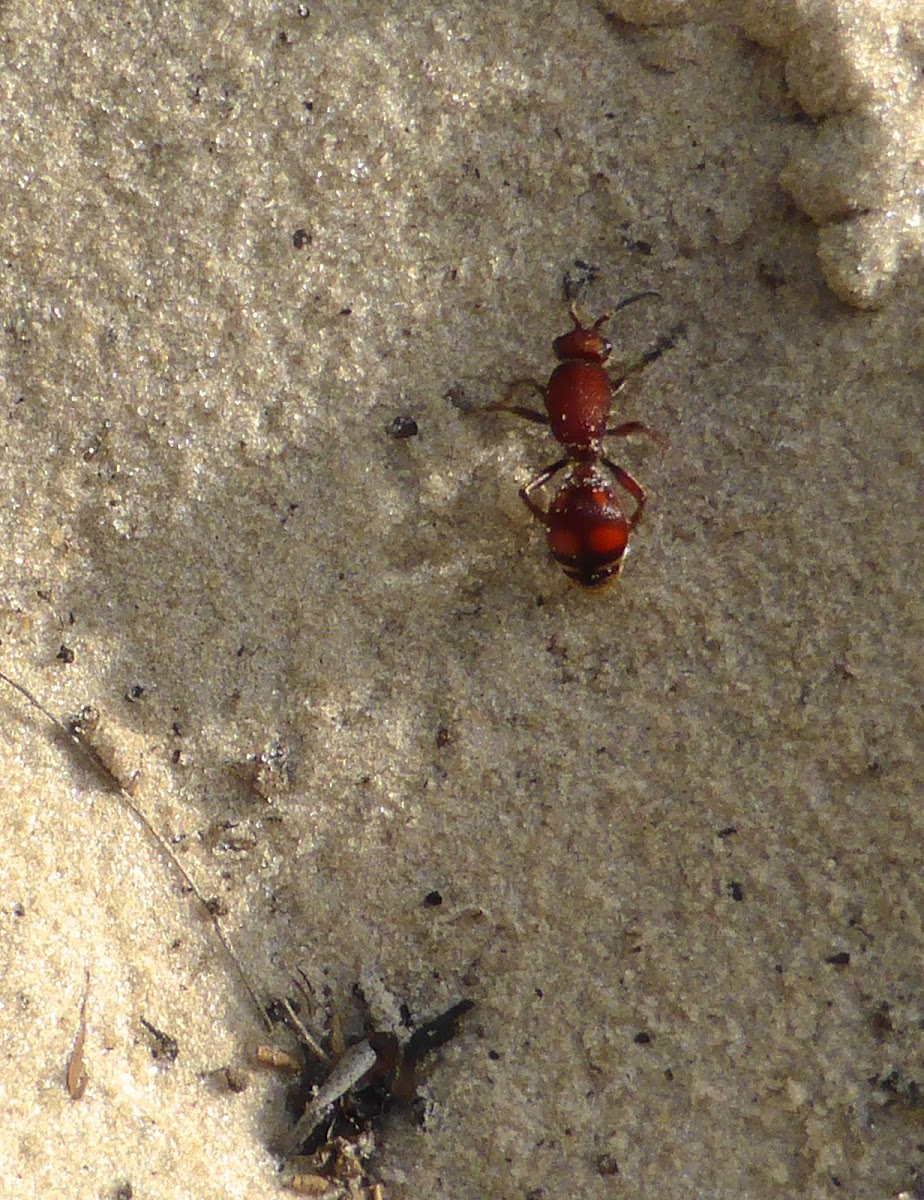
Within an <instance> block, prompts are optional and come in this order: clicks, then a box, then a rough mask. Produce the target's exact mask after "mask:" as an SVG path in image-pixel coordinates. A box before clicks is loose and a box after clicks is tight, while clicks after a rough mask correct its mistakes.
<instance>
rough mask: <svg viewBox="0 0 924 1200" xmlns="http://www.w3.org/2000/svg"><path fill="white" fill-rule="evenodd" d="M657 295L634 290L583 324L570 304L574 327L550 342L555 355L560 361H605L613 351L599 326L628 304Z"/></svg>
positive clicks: (610, 343)
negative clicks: (591, 323)
mask: <svg viewBox="0 0 924 1200" xmlns="http://www.w3.org/2000/svg"><path fill="white" fill-rule="evenodd" d="M658 295H660V293H659V292H650V291H649V292H635V293H634V295H632V296H627V297H626V298H625V300H620V302H619V303H618V304H617V305H616V307H615V308H611V309H610V311H609V312H605V313H604V314H603V316H602V317H597V319H596V321H594V323H593V325H585V324H584V322H583V321H582V320H581V318H580V317H579V316H578V315H577V312H576V311H575V309H574V305H573V304H572V306H571V320H572V321H573V322H574V328H573V329H572V330H571V331H570V332H569V333H563V334H562V336H561V337H560V338H556V339H555V341H554V342H553V343H552V347H553V349H554V351H555V357H556V358H557V359H558V360H559V361H560V362H565V361H567V360H568V359H577V360H578V361H579V362H590V363H600V364H603V363H605V362H606V360H607V359H608V358H609V356H610V355H611V354H612V353H613V343H612V342H611V341H610V340H609V338H605V337H604V336H603V334H602V333H601V332H600V326H601V325H603V324H605V323H606V322H607V321H608V320H609V319H610V317H612V316H614V315H615V314H616V313H618V312H619V311H620V309H623V308H627V307H628V306H629V305H630V304H634V303H635V302H636V300H644V299H645V297H646V296H658Z"/></svg>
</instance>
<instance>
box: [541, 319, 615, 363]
mask: <svg viewBox="0 0 924 1200" xmlns="http://www.w3.org/2000/svg"><path fill="white" fill-rule="evenodd" d="M571 315H572V317H573V318H574V328H573V329H572V330H571V331H570V332H568V333H563V334H562V335H561V337H559V338H556V339H555V341H554V342H553V343H552V348H553V349H554V351H555V357H556V358H557V359H558V360H559V361H560V362H566V361H568V360H569V359H577V360H578V361H579V362H590V363H605V362H606V360H607V359H608V358H609V356H610V355H611V354H612V353H613V343H612V342H611V341H610V340H609V338H605V337H604V336H603V334H602V333H601V332H600V328H599V327H600V325H601V324H602V322H603V321H605V320H606V319H607V317H608V316H609V313H607V314H606V316H605V317H601V318H600V320H599V321H597V322H595V323H594V324H593V325H591V326H590V327H589V328H588V327H587V326H586V325H582V324H581V319H580V317H579V316H578V315H577V313H575V312H572V314H571Z"/></svg>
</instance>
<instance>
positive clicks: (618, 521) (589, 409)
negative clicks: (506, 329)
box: [486, 292, 664, 587]
mask: <svg viewBox="0 0 924 1200" xmlns="http://www.w3.org/2000/svg"><path fill="white" fill-rule="evenodd" d="M657 294H658V293H657V292H639V293H638V294H637V295H634V296H630V297H628V299H626V300H623V301H622V302H621V303H620V304H618V305H617V306H616V307H615V308H614V309H612V310H611V311H610V312H608V313H605V314H604V315H603V316H602V317H600V318H598V319H597V320H596V321H595V322H594V323H593V325H590V326H588V325H584V323H583V322H582V321H581V319H580V317H579V316H578V315H577V313H576V312H575V311H574V308H573V307H572V309H571V317H572V320H573V321H574V328H573V329H572V330H570V331H569V332H568V333H565V334H563V335H562V336H561V337H559V338H556V339H555V342H554V344H553V345H554V350H555V357H556V358H557V359H558V360H559V364H558V366H557V367H556V368H555V370H554V371H553V372H552V375H551V378H550V379H549V382H548V385H547V386H545V387H543V385H542V384H541V383H539V382H538V381H537V380H535V379H517V380H514V382H513V383H511V385H510V387H509V388H508V390H507V395H506V397H505V399H504V402H503V403H501V404H489V405H487V406H486V407H487V410H488V411H491V412H512V413H515V414H516V415H517V416H519V417H524V418H525V419H526V420H528V421H535V422H537V423H539V424H542V425H548V426H549V427H550V429H551V431H552V436H553V437H554V438H555V439H556V441H558V442H560V443H561V445H562V446H563V447H564V449H565V456H564V457H563V458H560V459H559V460H558V462H554V463H552V465H551V466H550V467H546V468H545V470H543V471H540V472H539V474H538V475H536V476H534V478H532V479H531V480H530V481H529V483H527V484H526V485H525V487H522V488H520V496H521V497H522V499H523V502H524V503H525V504H526V507H527V508H528V509H529V511H530V512H531V513H532V514H533V516H534V517H535V518H536V519H537V520H538V521H540V522H541V523H542V524H543V525H544V526H545V528H546V531H547V536H548V542H549V549H550V550H551V552H552V555H553V557H554V558H555V559H556V561H557V562H558V563H559V564H560V566H561V567H562V570H563V571H564V572H565V574H566V575H567V576H568V577H569V578H570V579H573V580H575V582H577V583H580V584H583V585H584V586H585V587H596V586H597V585H599V584H601V583H605V582H606V581H607V580H608V579H610V578H612V577H613V576H614V575H617V574H618V573H619V570H620V568H621V567H622V563H623V559H624V557H625V553H626V550H627V549H628V545H629V534H630V533H631V532H632V530H633V529H634V528H635V527H636V525H637V524H638V523H639V521H640V520H641V518H642V513H643V512H644V509H645V502H646V499H647V497H646V495H645V489H644V488H643V487H642V485H641V484H640V483H638V482H637V480H635V479H633V478H632V476H631V475H630V474H629V473H628V471H625V470H623V468H622V467H620V466H617V465H616V463H614V462H612V461H611V460H610V459H609V458H607V457H606V455H605V453H604V450H603V439H604V437H606V436H609V437H629V436H631V435H632V434H636V433H639V434H643V435H644V436H646V437H650V438H652V439H653V440H654V441H656V442H659V443H661V444H663V441H664V439H663V438H662V437H661V436H660V435H659V434H657V433H655V432H654V430H652V429H649V428H648V426H647V425H642V424H640V423H639V422H638V421H628V422H626V423H625V424H623V425H616V426H615V427H613V428H610V427H608V422H609V419H610V410H611V408H612V404H613V396H614V395H615V393H616V392H618V391H619V390H620V388H622V386H623V385H624V384H625V382H626V380H627V379H628V378H629V376H630V375H632V374H634V373H636V372H637V371H640V370H643V369H644V368H645V367H646V366H647V365H648V364H649V363H650V362H652V361H653V360H654V359H655V358H657V357H658V355H659V354H660V353H661V350H660V349H658V350H656V351H654V352H652V353H651V354H649V355H646V356H644V357H643V358H642V359H641V360H640V361H639V362H638V363H637V364H635V365H633V366H632V367H630V368H627V369H624V370H623V373H622V374H621V375H620V376H619V377H617V378H616V379H615V380H614V379H611V377H610V376H609V374H608V373H607V371H606V368H605V363H606V362H607V360H608V359H609V357H610V355H611V354H612V352H613V346H612V343H611V342H610V341H609V340H608V339H607V338H605V337H604V336H603V334H602V333H601V332H600V326H601V325H603V323H604V322H605V321H608V320H609V319H610V317H611V316H613V314H614V313H616V312H618V311H619V310H620V309H621V308H625V307H626V305H628V304H633V303H634V302H635V301H636V300H641V299H642V298H643V297H644V296H656V295H657ZM520 387H529V388H531V389H532V390H533V391H535V392H537V393H538V394H539V395H541V396H542V397H543V398H544V400H545V407H546V411H545V412H544V413H541V412H537V411H536V410H535V409H532V408H525V407H523V406H521V405H519V404H510V403H509V401H510V399H511V397H512V396H513V394H514V392H516V390H517V389H518V388H520ZM568 467H570V468H571V469H570V472H569V474H568V477H567V478H566V479H565V481H564V483H563V484H562V485H561V487H560V488H559V489H558V491H557V493H556V494H555V496H554V497H553V498H552V500H551V502H550V503H549V504H548V506H547V507H546V508H543V507H542V505H541V504H540V503H538V501H536V500H535V499H534V498H533V492H534V491H536V489H537V488H540V487H542V486H543V485H544V484H546V483H548V482H549V480H550V479H552V478H553V477H554V476H555V475H557V474H558V472H559V471H563V470H565V469H566V468H568ZM610 477H612V479H613V480H615V482H616V483H617V484H618V485H619V486H620V487H621V488H623V489H624V490H625V491H627V492H628V493H629V495H630V496H631V497H632V498H633V500H634V501H635V509H634V511H633V512H632V515H631V516H628V517H627V516H626V514H625V513H624V512H623V510H622V506H621V505H620V503H619V500H618V498H617V496H616V493H615V491H614V490H613V487H612V486H611V480H610Z"/></svg>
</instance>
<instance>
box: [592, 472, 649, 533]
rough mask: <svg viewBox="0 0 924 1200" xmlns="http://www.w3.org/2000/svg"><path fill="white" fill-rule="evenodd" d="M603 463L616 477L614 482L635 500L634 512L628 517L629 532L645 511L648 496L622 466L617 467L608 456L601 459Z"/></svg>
mask: <svg viewBox="0 0 924 1200" xmlns="http://www.w3.org/2000/svg"><path fill="white" fill-rule="evenodd" d="M603 465H604V466H605V467H607V468H608V469H609V470H610V471H612V472H613V474H614V475H615V477H616V482H617V483H618V484H619V485H620V487H624V488H625V489H626V491H627V492H628V493H629V495H630V496H631V497H632V498H633V499H634V500H635V512H634V513H633V514H632V516H631V517H630V518H629V531H630V532H631V531H632V530H633V529H634V528H635V527H636V525H637V524H638V523H639V521H641V519H642V513H643V512H644V511H645V504H646V502H647V500H648V496H647V495H646V494H645V489H644V488H643V487H642V485H641V484H640V483H639V481H638V480H637V479H633V478H632V476H631V475H630V474H629V472H628V471H624V470H623V469H622V467H617V466H616V464H615V463H614V462H613V461H612V460H611V459H609V458H604V459H603Z"/></svg>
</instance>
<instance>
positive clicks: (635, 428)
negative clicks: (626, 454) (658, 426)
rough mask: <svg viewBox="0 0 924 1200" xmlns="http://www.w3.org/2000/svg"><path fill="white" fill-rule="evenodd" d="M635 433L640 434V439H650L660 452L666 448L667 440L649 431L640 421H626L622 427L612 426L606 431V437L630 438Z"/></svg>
mask: <svg viewBox="0 0 924 1200" xmlns="http://www.w3.org/2000/svg"><path fill="white" fill-rule="evenodd" d="M636 433H639V434H641V435H642V437H647V438H651V440H652V441H653V442H656V443H657V444H658V445H659V446H660V447H661V449H662V450H663V449H665V448H666V447H667V438H666V437H665V436H664V434H663V433H658V432H657V430H655V429H650V428H649V427H648V426H647V425H643V424H642V422H641V421H626V422H625V424H624V425H614V426H613V428H612V429H608V430H607V431H606V435H607V437H632V435H633V434H636Z"/></svg>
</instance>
